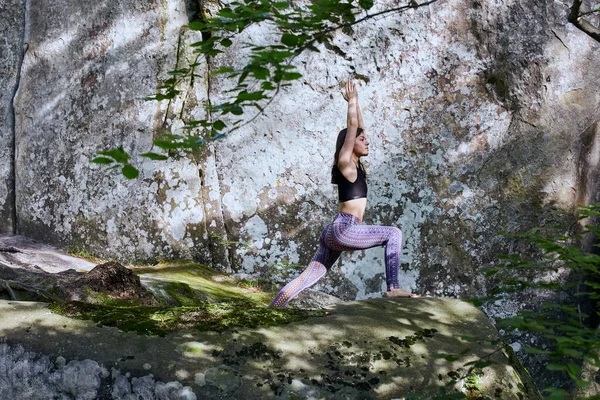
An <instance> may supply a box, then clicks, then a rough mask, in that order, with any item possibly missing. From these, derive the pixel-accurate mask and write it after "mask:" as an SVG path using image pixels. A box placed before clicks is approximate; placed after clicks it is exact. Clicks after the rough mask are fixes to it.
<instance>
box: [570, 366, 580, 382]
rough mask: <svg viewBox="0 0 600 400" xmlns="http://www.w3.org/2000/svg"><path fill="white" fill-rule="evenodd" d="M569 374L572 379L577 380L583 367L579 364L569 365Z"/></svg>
mask: <svg viewBox="0 0 600 400" xmlns="http://www.w3.org/2000/svg"><path fill="white" fill-rule="evenodd" d="M567 373H568V374H569V376H570V377H571V378H573V379H576V378H577V377H578V376H579V374H581V367H580V366H579V365H577V364H573V363H569V364H567Z"/></svg>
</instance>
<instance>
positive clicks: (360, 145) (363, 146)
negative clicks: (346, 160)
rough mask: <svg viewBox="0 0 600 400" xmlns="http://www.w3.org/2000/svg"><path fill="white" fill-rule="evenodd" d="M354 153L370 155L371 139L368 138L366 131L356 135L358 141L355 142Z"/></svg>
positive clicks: (359, 155)
mask: <svg viewBox="0 0 600 400" xmlns="http://www.w3.org/2000/svg"><path fill="white" fill-rule="evenodd" d="M354 154H356V155H357V156H358V157H362V156H368V155H369V141H368V140H367V135H365V132H362V133H361V134H360V135H358V136H357V137H356V141H355V142H354Z"/></svg>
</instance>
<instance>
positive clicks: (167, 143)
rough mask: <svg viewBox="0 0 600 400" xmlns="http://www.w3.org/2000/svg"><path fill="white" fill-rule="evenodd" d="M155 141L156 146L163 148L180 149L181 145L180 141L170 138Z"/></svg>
mask: <svg viewBox="0 0 600 400" xmlns="http://www.w3.org/2000/svg"><path fill="white" fill-rule="evenodd" d="M153 143H154V145H155V146H157V147H160V148H161V149H178V148H180V147H181V146H180V145H179V144H178V143H175V142H172V141H170V140H155V141H154V142H153Z"/></svg>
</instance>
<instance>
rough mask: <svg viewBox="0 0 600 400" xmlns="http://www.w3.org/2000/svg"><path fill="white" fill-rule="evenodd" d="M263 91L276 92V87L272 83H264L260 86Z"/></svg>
mask: <svg viewBox="0 0 600 400" xmlns="http://www.w3.org/2000/svg"><path fill="white" fill-rule="evenodd" d="M260 88H261V89H262V90H275V89H276V87H275V85H273V84H272V83H271V82H263V83H261V84H260Z"/></svg>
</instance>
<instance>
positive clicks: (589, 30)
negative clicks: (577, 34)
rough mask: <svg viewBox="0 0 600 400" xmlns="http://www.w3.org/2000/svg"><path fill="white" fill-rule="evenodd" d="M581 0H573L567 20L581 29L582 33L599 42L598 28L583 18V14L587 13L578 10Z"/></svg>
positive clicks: (599, 33) (599, 30) (599, 31)
mask: <svg viewBox="0 0 600 400" xmlns="http://www.w3.org/2000/svg"><path fill="white" fill-rule="evenodd" d="M582 2H583V0H573V5H572V6H571V12H570V13H569V17H568V20H569V22H570V23H572V24H573V25H575V27H576V28H577V29H579V30H581V31H582V32H583V33H585V34H586V35H588V36H589V37H591V38H592V39H594V40H595V41H597V42H599V43H600V29H598V27H596V26H594V25H592V24H591V23H590V22H589V21H587V20H586V19H584V18H583V15H587V14H589V13H586V14H580V12H579V9H580V8H581V3H582Z"/></svg>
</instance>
